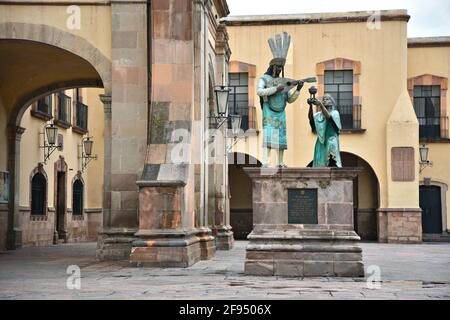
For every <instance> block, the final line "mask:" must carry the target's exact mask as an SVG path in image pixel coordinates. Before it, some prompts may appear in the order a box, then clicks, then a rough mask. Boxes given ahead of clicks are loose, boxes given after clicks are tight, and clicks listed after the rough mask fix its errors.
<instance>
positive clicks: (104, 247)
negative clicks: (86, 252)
mask: <svg viewBox="0 0 450 320" xmlns="http://www.w3.org/2000/svg"><path fill="white" fill-rule="evenodd" d="M135 232H136V231H135V230H126V231H103V232H101V233H100V235H99V237H98V242H97V250H96V257H97V259H98V260H100V261H110V260H114V261H116V260H128V259H129V257H130V253H131V247H132V243H133V241H134V240H136V237H134V234H135Z"/></svg>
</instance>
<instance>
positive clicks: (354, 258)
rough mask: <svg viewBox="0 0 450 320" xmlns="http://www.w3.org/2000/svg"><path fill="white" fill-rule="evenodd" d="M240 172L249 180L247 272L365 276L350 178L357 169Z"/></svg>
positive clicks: (354, 175)
mask: <svg viewBox="0 0 450 320" xmlns="http://www.w3.org/2000/svg"><path fill="white" fill-rule="evenodd" d="M244 170H245V172H246V173H247V174H248V175H249V176H250V177H251V179H252V181H253V222H254V229H253V231H252V232H251V233H250V235H249V236H248V239H249V240H250V242H249V244H248V246H247V253H246V261H245V273H246V274H249V275H267V276H291V277H304V276H336V277H359V276H364V266H363V262H362V250H361V248H360V246H359V241H360V237H359V236H358V235H357V234H356V232H355V231H354V226H353V179H354V178H355V177H356V176H357V174H358V172H359V169H353V168H351V169H350V168H286V169H282V170H279V171H278V172H276V173H273V171H271V170H272V169H269V170H268V169H261V168H245V169H244ZM297 194H298V195H297ZM302 221H305V222H304V223H299V222H302Z"/></svg>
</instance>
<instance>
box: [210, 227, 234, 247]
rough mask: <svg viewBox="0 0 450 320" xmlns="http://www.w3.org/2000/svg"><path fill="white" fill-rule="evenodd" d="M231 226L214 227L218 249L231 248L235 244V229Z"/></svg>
mask: <svg viewBox="0 0 450 320" xmlns="http://www.w3.org/2000/svg"><path fill="white" fill-rule="evenodd" d="M231 230H232V228H231V226H225V225H220V226H215V227H213V230H212V231H213V236H214V237H215V238H216V249H217V250H231V249H232V248H233V244H234V237H233V231H231Z"/></svg>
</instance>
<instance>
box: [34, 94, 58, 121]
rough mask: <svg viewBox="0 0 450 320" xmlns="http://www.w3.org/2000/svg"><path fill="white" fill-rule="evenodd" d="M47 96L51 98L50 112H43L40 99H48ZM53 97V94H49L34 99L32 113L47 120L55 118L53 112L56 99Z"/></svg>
mask: <svg viewBox="0 0 450 320" xmlns="http://www.w3.org/2000/svg"><path fill="white" fill-rule="evenodd" d="M46 98H49V99H50V106H49V113H45V112H42V111H41V110H39V109H38V104H39V100H42V99H46ZM53 98H54V97H53V95H52V94H51V95H47V96H44V97H41V98H39V99H37V100H36V101H34V102H33V103H32V104H31V110H30V113H31V115H32V116H33V117H36V118H39V119H42V120H45V121H49V120H51V119H52V118H53V114H52V110H53V105H54V101H53V100H54V99H53Z"/></svg>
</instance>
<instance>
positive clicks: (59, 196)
mask: <svg viewBox="0 0 450 320" xmlns="http://www.w3.org/2000/svg"><path fill="white" fill-rule="evenodd" d="M57 174H58V176H57V187H56V208H55V209H56V212H55V215H56V221H55V223H56V225H55V240H56V242H65V241H66V230H65V229H66V228H65V225H64V224H65V221H64V220H65V219H64V218H65V215H66V173H65V172H58V173H57Z"/></svg>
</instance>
